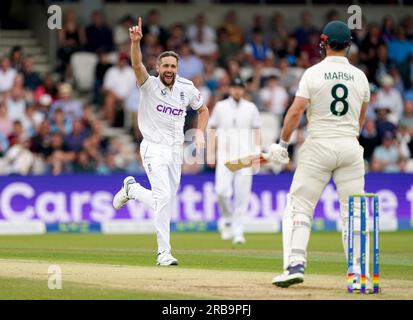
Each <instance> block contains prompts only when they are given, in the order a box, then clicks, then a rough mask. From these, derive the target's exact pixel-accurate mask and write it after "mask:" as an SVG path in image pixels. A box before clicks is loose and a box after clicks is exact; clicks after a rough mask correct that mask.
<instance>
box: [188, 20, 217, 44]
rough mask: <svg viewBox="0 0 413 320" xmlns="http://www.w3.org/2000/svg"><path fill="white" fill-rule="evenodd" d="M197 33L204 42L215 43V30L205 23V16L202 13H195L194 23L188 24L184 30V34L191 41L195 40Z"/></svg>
mask: <svg viewBox="0 0 413 320" xmlns="http://www.w3.org/2000/svg"><path fill="white" fill-rule="evenodd" d="M199 35H201V36H202V39H204V41H205V42H210V43H215V44H216V34H215V30H214V29H213V28H211V27H210V26H208V25H207V24H206V17H205V15H204V14H203V13H199V14H197V16H196V17H195V23H194V24H192V25H190V26H189V27H188V30H187V31H186V36H187V38H188V40H189V41H191V42H193V41H196V40H197V39H198V37H199Z"/></svg>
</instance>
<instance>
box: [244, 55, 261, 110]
mask: <svg viewBox="0 0 413 320" xmlns="http://www.w3.org/2000/svg"><path fill="white" fill-rule="evenodd" d="M261 73H262V65H261V64H260V63H258V64H256V65H255V67H254V71H253V73H252V76H251V77H249V78H248V79H247V81H246V84H245V86H246V87H245V98H246V99H247V100H250V101H251V102H253V103H254V104H255V105H256V106H257V108H258V111H260V112H261V111H266V108H265V106H264V102H263V101H262V99H261V95H260V91H259V88H260V84H261Z"/></svg>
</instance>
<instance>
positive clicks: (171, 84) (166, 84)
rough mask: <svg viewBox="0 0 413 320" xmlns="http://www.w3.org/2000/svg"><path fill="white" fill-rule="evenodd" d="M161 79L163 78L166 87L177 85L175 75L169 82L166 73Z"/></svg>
mask: <svg viewBox="0 0 413 320" xmlns="http://www.w3.org/2000/svg"><path fill="white" fill-rule="evenodd" d="M160 78H161V81H162V83H163V84H164V85H165V87H172V86H173V84H174V83H175V78H176V74H175V73H173V74H172V77H171V78H170V80H167V79H166V78H165V73H163V74H161V77H160ZM168 81H169V82H168Z"/></svg>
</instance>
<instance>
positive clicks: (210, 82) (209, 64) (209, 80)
mask: <svg viewBox="0 0 413 320" xmlns="http://www.w3.org/2000/svg"><path fill="white" fill-rule="evenodd" d="M224 72H225V70H224V69H222V68H220V67H218V66H217V64H216V62H215V61H214V60H212V59H208V60H206V61H205V62H204V71H203V75H204V82H205V85H206V86H207V87H208V88H209V90H211V92H213V93H214V92H215V90H216V89H217V88H218V83H219V79H220V77H221V75H222V73H224Z"/></svg>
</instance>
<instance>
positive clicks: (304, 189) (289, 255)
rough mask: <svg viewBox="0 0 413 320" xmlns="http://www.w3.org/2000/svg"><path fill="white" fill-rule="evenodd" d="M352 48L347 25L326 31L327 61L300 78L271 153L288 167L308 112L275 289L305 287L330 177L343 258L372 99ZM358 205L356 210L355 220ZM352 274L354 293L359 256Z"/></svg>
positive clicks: (361, 182)
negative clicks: (316, 217) (315, 221)
mask: <svg viewBox="0 0 413 320" xmlns="http://www.w3.org/2000/svg"><path fill="white" fill-rule="evenodd" d="M350 43H351V33H350V30H349V28H348V27H347V25H346V24H345V23H343V22H341V21H331V22H329V23H328V24H327V25H326V26H325V27H324V30H323V33H322V35H321V43H320V47H321V49H322V51H323V55H324V56H325V58H324V59H323V60H322V61H321V62H320V63H318V64H316V65H314V66H312V67H311V68H308V69H307V70H306V71H305V73H304V74H303V77H302V79H301V81H300V83H299V88H298V91H297V93H296V97H295V99H294V102H293V104H292V105H291V107H290V108H289V110H288V112H287V115H286V117H285V120H284V125H283V128H282V131H281V138H280V141H279V143H278V144H273V145H271V146H270V147H269V151H270V152H269V153H270V160H271V161H273V162H274V163H278V164H285V163H287V162H288V161H289V159H288V153H287V147H288V141H289V140H290V137H291V134H292V132H293V131H294V130H295V128H296V127H297V126H298V124H299V122H300V119H301V116H302V115H303V113H304V111H305V110H306V108H307V120H308V125H307V129H308V137H307V139H306V141H305V142H304V144H303V146H302V147H301V149H300V151H299V156H298V165H297V169H296V171H295V174H294V178H293V181H292V184H291V188H290V192H289V194H288V199H287V206H286V210H285V212H284V215H283V227H282V230H283V252H284V272H283V273H282V274H281V275H279V276H277V277H275V278H274V279H273V281H272V282H273V284H275V285H276V286H279V287H288V286H290V285H293V284H297V283H301V282H303V281H304V270H305V268H306V264H307V245H308V241H309V238H310V232H311V222H312V218H313V214H314V208H315V207H316V205H317V202H318V200H319V198H320V195H321V193H322V191H323V189H324V187H325V186H326V184H327V183H328V182H329V180H330V178H331V177H332V178H333V180H334V183H335V185H336V187H337V191H338V194H339V199H340V212H341V220H342V240H343V246H344V251H345V254H346V255H347V243H348V242H347V241H348V240H347V236H348V235H347V230H348V197H349V195H351V194H355V193H363V192H364V173H365V172H364V162H363V148H362V147H361V146H360V144H359V142H358V136H359V133H360V130H361V128H362V125H363V122H364V118H365V114H366V108H367V105H368V102H369V99H370V91H369V83H368V80H367V77H366V76H365V74H364V73H363V72H362V71H361V70H359V69H358V68H356V67H354V66H352V65H351V64H350V63H349V61H348V60H347V58H346V55H347V52H348V49H349V47H350ZM359 205H360V204H359V203H358V204H357V203H356V204H355V215H356V216H357V214H359V210H357V209H359V208H357V206H359ZM354 221H355V240H354V243H355V248H354V253H359V252H360V250H359V248H358V247H357V246H359V245H360V241H359V240H358V241H357V237H359V236H360V224H359V223H358V224H357V223H356V221H357V222H359V220H357V219H356V217H355V220H354ZM357 230H358V232H357ZM366 242H367V243H368V238H367V241H366ZM366 251H367V252H368V247H367V250H366ZM367 261H368V260H367ZM353 272H354V273H355V277H354V279H355V280H354V281H355V285H354V287H355V288H356V287H357V285H358V284H359V277H358V276H359V275H360V256H359V255H358V256H357V254H355V257H354V270H353ZM357 275H358V276H357ZM357 282H358V284H357Z"/></svg>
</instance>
